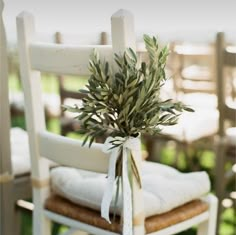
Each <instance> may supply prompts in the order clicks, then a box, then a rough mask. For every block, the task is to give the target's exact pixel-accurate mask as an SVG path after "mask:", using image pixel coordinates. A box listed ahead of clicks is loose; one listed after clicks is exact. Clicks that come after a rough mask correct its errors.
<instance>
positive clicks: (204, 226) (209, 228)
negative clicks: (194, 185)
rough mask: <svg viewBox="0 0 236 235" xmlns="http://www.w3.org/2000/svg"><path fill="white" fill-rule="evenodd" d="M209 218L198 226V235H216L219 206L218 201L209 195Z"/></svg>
mask: <svg viewBox="0 0 236 235" xmlns="http://www.w3.org/2000/svg"><path fill="white" fill-rule="evenodd" d="M208 203H209V218H208V220H207V221H204V222H203V223H201V224H200V225H199V226H198V230H197V235H215V234H216V221H217V206H218V199H217V198H216V197H215V196H213V195H209V197H208Z"/></svg>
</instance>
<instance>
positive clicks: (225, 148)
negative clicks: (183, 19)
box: [215, 32, 236, 219]
mask: <svg viewBox="0 0 236 235" xmlns="http://www.w3.org/2000/svg"><path fill="white" fill-rule="evenodd" d="M216 58H217V63H216V74H217V94H218V109H219V115H220V116H219V130H218V136H217V138H216V149H215V153H216V168H215V190H216V195H217V196H218V198H219V219H220V212H221V211H222V209H223V208H222V205H221V203H222V200H223V199H225V198H228V197H230V196H229V194H230V192H227V190H226V186H227V184H228V183H229V182H230V181H232V180H233V179H235V172H234V171H233V169H232V168H231V169H229V170H228V171H227V170H226V164H227V163H229V162H232V165H233V164H235V154H236V95H235V92H236V87H235V81H236V80H235V79H236V78H235V69H236V46H235V45H233V46H229V45H228V44H226V42H225V36H224V33H223V32H219V33H217V37H216Z"/></svg>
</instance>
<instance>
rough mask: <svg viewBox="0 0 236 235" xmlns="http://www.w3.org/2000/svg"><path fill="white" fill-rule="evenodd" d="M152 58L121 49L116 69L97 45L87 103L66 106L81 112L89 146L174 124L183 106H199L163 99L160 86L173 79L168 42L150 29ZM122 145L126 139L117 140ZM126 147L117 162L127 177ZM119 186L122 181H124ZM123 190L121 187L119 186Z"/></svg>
mask: <svg viewBox="0 0 236 235" xmlns="http://www.w3.org/2000/svg"><path fill="white" fill-rule="evenodd" d="M144 42H145V45H146V49H147V53H148V56H149V62H147V63H146V62H141V63H140V62H139V61H138V58H137V55H136V53H135V52H134V51H133V50H132V49H131V48H129V49H127V50H126V51H125V52H124V53H123V54H115V55H114V62H115V69H114V70H113V69H112V66H111V65H110V64H109V63H108V62H107V61H105V60H102V59H101V58H100V57H99V54H98V53H97V52H96V51H94V52H93V54H92V56H91V59H90V61H89V70H90V72H91V76H90V77H89V79H88V84H87V85H86V89H82V90H80V92H81V93H83V94H85V95H86V98H84V99H83V106H82V107H78V106H74V107H71V106H64V108H65V109H66V110H68V111H71V112H75V113H77V114H78V115H77V119H78V120H79V121H80V122H81V129H80V130H79V133H80V134H84V135H85V138H84V141H83V144H85V143H86V142H89V146H91V144H92V143H93V141H94V140H95V138H97V137H99V136H104V135H109V136H112V137H123V138H124V137H138V136H139V135H140V134H142V133H148V134H158V133H160V131H161V129H162V127H163V126H169V125H174V124H176V123H177V121H178V117H179V115H180V114H181V112H183V111H184V110H185V111H193V110H192V109H191V108H189V107H188V106H185V105H184V104H182V103H181V102H173V101H172V100H170V99H168V100H164V101H163V100H161V97H160V89H161V87H162V86H163V85H164V83H165V81H166V80H167V77H166V74H165V66H166V60H167V57H168V54H169V50H168V47H167V46H165V47H163V48H160V47H159V43H158V41H157V39H156V38H155V37H150V36H148V35H144ZM111 143H112V145H113V147H112V148H115V147H119V145H120V142H118V143H117V141H115V140H114V141H113V142H111ZM121 152H122V151H120V156H119V158H118V160H117V162H116V177H117V179H118V182H119V180H120V179H121V178H122V170H121V169H122V154H121ZM130 169H132V172H133V174H134V176H135V177H136V179H137V181H138V183H139V185H140V187H141V181H140V178H139V173H138V170H137V166H136V165H135V161H134V159H133V157H132V156H131V168H130ZM118 186H119V183H118ZM117 191H119V187H118V189H117Z"/></svg>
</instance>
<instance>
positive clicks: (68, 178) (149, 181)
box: [51, 161, 210, 217]
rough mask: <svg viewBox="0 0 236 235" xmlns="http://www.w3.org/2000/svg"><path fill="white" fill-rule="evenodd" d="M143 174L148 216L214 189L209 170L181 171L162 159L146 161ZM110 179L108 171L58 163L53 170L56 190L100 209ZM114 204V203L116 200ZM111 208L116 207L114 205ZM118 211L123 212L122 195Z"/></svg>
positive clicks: (70, 198)
mask: <svg viewBox="0 0 236 235" xmlns="http://www.w3.org/2000/svg"><path fill="white" fill-rule="evenodd" d="M141 177H142V185H143V193H144V195H143V196H144V202H146V204H145V210H144V213H145V216H146V217H150V216H153V215H156V214H162V213H165V212H167V211H170V210H172V209H173V208H176V207H178V206H180V205H183V204H185V203H187V202H190V201H192V200H194V199H196V198H200V197H202V196H203V195H205V194H206V193H208V192H209V190H210V181H209V178H208V175H207V174H206V173H205V172H195V173H181V172H179V171H177V170H176V169H174V168H172V167H169V166H165V165H162V164H158V163H152V162H147V161H143V163H142V170H141ZM106 182H107V178H106V175H105V174H98V173H93V172H88V171H83V170H78V169H74V168H69V167H57V168H54V169H52V171H51V184H52V190H53V192H54V193H55V194H57V195H60V196H62V197H64V198H67V199H68V200H70V201H72V202H74V203H77V204H79V205H83V206H86V207H88V208H90V209H94V210H97V211H99V210H100V207H101V201H102V197H103V193H104V191H105V188H106ZM173 195H175V197H173ZM111 205H114V200H113V202H112V203H111ZM110 209H111V212H113V211H114V207H113V206H111V208H110ZM116 211H117V214H121V211H122V198H121V195H120V196H119V199H118V203H117V210H116Z"/></svg>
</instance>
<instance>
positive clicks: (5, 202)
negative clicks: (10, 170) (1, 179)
mask: <svg viewBox="0 0 236 235" xmlns="http://www.w3.org/2000/svg"><path fill="white" fill-rule="evenodd" d="M12 186H13V185H12V182H9V183H5V184H2V185H1V184H0V235H12V234H15V233H14V232H15V231H14V221H13V220H12V218H14V199H13V195H12Z"/></svg>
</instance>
